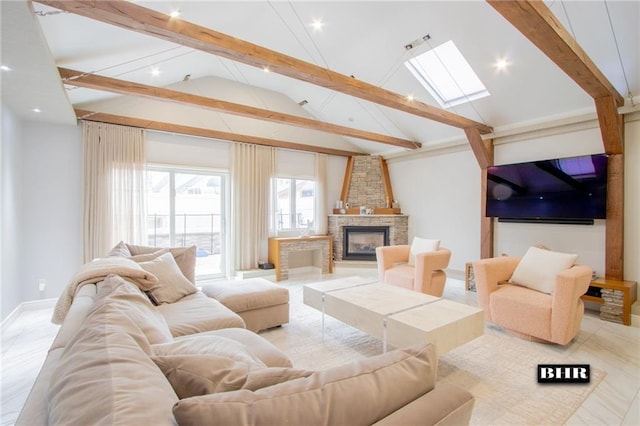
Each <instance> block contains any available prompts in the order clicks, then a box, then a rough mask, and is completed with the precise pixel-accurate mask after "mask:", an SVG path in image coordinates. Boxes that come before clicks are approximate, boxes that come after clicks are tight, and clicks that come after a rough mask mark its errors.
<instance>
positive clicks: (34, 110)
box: [31, 108, 42, 112]
mask: <svg viewBox="0 0 640 426" xmlns="http://www.w3.org/2000/svg"><path fill="white" fill-rule="evenodd" d="M31 111H33V112H42V110H41V109H40V108H33V109H32V110H31Z"/></svg>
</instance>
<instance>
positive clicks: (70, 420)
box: [17, 265, 474, 426]
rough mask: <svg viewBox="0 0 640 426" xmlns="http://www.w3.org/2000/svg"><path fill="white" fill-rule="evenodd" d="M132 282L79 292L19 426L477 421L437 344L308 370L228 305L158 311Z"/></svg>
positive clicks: (195, 299)
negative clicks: (444, 376) (440, 372)
mask: <svg viewBox="0 0 640 426" xmlns="http://www.w3.org/2000/svg"><path fill="white" fill-rule="evenodd" d="M128 266H130V267H132V268H134V269H135V267H134V266H132V265H128ZM125 275H126V274H125ZM131 275H135V274H132V273H131V274H128V276H127V277H126V278H125V277H123V276H122V275H117V274H108V275H107V276H105V277H104V278H103V279H102V280H100V281H98V282H95V283H86V282H85V283H84V285H82V286H76V292H75V294H74V295H73V297H72V302H71V305H70V306H69V307H68V309H65V313H64V320H63V322H62V325H61V328H60V330H59V333H58V335H57V336H56V338H55V340H54V342H53V344H52V345H51V348H50V349H49V352H48V356H47V358H46V360H45V363H44V365H43V367H42V370H41V371H40V374H39V376H38V378H37V380H36V383H35V385H34V387H33V389H32V391H31V393H30V395H29V397H28V399H27V402H26V404H25V406H24V408H23V410H22V412H21V414H20V416H19V418H18V420H17V424H18V425H29V426H34V425H45V424H51V425H62V424H64V425H87V424H96V425H97V424H122V425H134V424H135V425H164V424H185V425H187V424H222V425H225V424H228V425H258V424H264V425H275V424H290V425H298V424H300V425H303V424H304V425H315V424H318V425H320V424H324V425H358V424H362V425H367V424H402V425H409V424H423V425H428V424H467V423H468V422H469V419H470V416H471V410H472V407H473V403H474V400H473V396H472V395H471V394H470V393H468V392H467V391H465V390H462V389H459V388H456V387H453V386H449V385H438V386H436V384H435V376H436V368H437V359H436V357H435V351H434V350H433V349H434V348H433V347H432V346H431V345H423V346H422V347H412V348H406V349H401V350H396V351H392V352H388V353H386V354H383V355H379V356H375V357H372V358H369V359H365V360H361V361H357V362H353V363H350V364H347V365H344V366H341V367H338V368H333V369H329V370H325V371H309V370H302V369H296V368H294V367H293V366H292V364H291V361H290V359H289V358H288V357H287V356H286V354H284V353H283V352H282V351H280V350H279V349H277V348H276V347H275V346H273V345H272V344H271V343H269V342H268V341H267V340H265V339H264V338H262V337H260V336H259V335H258V334H256V333H254V332H252V331H250V330H247V329H245V328H244V326H245V323H244V320H243V319H242V317H240V316H239V315H238V314H236V313H234V312H233V311H231V310H230V309H229V308H227V307H226V306H224V305H223V304H222V303H220V302H219V301H217V300H215V299H213V298H211V297H207V296H206V295H204V294H203V293H202V292H201V291H197V292H195V293H192V294H189V295H187V296H184V297H182V298H180V299H179V300H177V301H175V302H173V303H165V304H161V305H158V306H154V305H153V303H152V302H151V301H150V298H149V296H148V294H145V291H146V292H148V288H150V287H151V288H152V287H153V278H154V277H153V276H151V275H146V276H144V277H143V278H132V277H131ZM145 279H147V280H148V281H149V282H150V283H151V284H148V285H147V289H145V284H144V280H145ZM141 282H142V283H141Z"/></svg>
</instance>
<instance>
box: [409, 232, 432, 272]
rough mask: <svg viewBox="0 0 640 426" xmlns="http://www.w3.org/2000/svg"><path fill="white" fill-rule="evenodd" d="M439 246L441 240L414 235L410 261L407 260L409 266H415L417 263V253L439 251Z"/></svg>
mask: <svg viewBox="0 0 640 426" xmlns="http://www.w3.org/2000/svg"><path fill="white" fill-rule="evenodd" d="M439 248H440V240H431V239H427V238H420V237H413V241H412V242H411V248H410V249H409V261H408V262H407V264H408V265H409V266H414V265H415V263H416V254H418V253H429V252H432V251H437V250H438V249H439Z"/></svg>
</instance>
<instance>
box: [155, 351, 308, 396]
mask: <svg viewBox="0 0 640 426" xmlns="http://www.w3.org/2000/svg"><path fill="white" fill-rule="evenodd" d="M151 359H153V361H154V362H155V363H156V364H157V365H158V367H159V368H160V370H162V372H163V373H164V375H165V376H166V377H167V380H169V383H171V386H173V390H174V391H175V392H176V395H178V398H180V399H183V398H189V397H192V396H198V395H206V394H210V393H216V392H229V391H234V390H238V389H249V390H256V389H260V388H263V387H266V386H271V385H275V384H278V383H282V382H285V381H288V380H293V379H297V378H300V377H307V376H309V375H311V374H312V372H311V371H306V370H296V369H293V368H280V367H271V368H269V367H267V368H261V367H256V366H255V365H253V364H247V363H244V362H240V361H236V360H233V359H231V358H226V357H222V356H211V355H169V356H154V357H152V358H151Z"/></svg>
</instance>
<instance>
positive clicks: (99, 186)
mask: <svg viewBox="0 0 640 426" xmlns="http://www.w3.org/2000/svg"><path fill="white" fill-rule="evenodd" d="M82 128H83V143H84V202H83V210H84V211H83V258H84V261H85V262H89V261H91V260H92V259H94V258H96V257H103V256H105V255H106V254H107V252H108V251H109V250H110V249H111V248H112V247H113V246H114V245H115V244H117V243H118V242H119V241H121V240H122V241H126V242H128V243H132V244H142V243H145V242H146V217H145V215H146V214H145V188H144V174H145V173H144V172H145V140H146V132H145V131H144V130H143V129H137V128H132V127H125V126H116V125H112V124H105V123H97V122H91V121H83V123H82Z"/></svg>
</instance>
